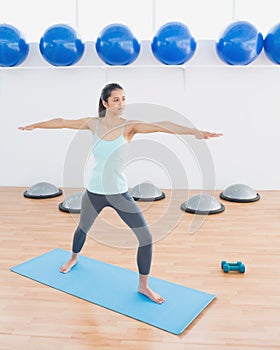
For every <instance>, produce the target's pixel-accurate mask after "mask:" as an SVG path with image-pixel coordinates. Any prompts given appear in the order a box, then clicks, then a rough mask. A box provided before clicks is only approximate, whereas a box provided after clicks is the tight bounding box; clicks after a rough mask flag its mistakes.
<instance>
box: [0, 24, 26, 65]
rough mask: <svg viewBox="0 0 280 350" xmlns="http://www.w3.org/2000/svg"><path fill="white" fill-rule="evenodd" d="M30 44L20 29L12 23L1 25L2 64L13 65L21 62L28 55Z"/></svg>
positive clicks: (0, 50)
mask: <svg viewBox="0 0 280 350" xmlns="http://www.w3.org/2000/svg"><path fill="white" fill-rule="evenodd" d="M28 52H29V44H27V43H26V41H25V39H24V37H23V35H22V34H21V33H20V31H19V30H18V29H17V28H15V27H14V26H12V25H9V24H1V25H0V66H1V67H13V66H17V65H19V64H21V63H22V62H23V61H24V60H25V59H26V57H27V55H28Z"/></svg>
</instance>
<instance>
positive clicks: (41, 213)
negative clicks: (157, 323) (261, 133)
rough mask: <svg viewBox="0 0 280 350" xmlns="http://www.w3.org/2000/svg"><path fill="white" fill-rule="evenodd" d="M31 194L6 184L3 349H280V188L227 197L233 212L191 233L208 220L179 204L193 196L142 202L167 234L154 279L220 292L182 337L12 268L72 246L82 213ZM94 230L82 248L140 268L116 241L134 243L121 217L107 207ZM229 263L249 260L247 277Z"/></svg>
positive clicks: (0, 287) (0, 254)
mask: <svg viewBox="0 0 280 350" xmlns="http://www.w3.org/2000/svg"><path fill="white" fill-rule="evenodd" d="M24 190H26V189H25V188H13V187H10V188H9V187H6V188H3V187H2V188H0V215H1V226H0V232H1V234H0V237H1V241H0V259H1V270H0V349H1V350H12V349H19V350H25V349H26V350H35V349H36V350H44V349H46V350H88V349H100V350H103V349H123V350H138V349H139V350H158V349H161V350H173V349H175V350H201V349H203V350H212V349H213V350H222V349H234V350H239V349H242V350H245V349H246V350H252V349H266V350H268V349H280V326H279V325H280V266H279V265H280V192H277V191H261V192H260V195H261V200H260V201H258V202H254V203H246V204H245V203H244V204H241V203H232V202H225V201H222V200H220V201H221V202H222V203H223V204H224V205H225V208H226V209H225V211H224V212H223V213H220V214H216V215H210V216H208V217H207V218H206V220H205V221H204V222H203V223H202V225H201V226H200V227H199V229H198V230H196V231H195V232H194V233H192V234H190V230H191V227H194V225H195V224H197V222H195V220H201V218H199V219H197V218H196V219H195V217H198V216H195V215H192V214H188V213H185V212H182V211H181V210H180V209H179V206H180V204H181V203H182V202H183V201H185V200H186V199H187V198H186V193H185V192H183V191H173V192H172V193H171V192H170V191H166V199H165V200H162V201H158V202H154V203H143V202H142V203H140V202H139V205H140V206H141V207H142V209H143V210H144V212H145V216H146V219H147V221H148V222H149V224H150V225H151V226H152V227H154V230H153V231H154V233H155V236H156V237H157V240H158V242H157V243H155V244H154V256H153V267H152V275H153V276H155V277H158V278H162V279H165V280H168V281H171V282H174V283H178V284H182V285H184V286H187V287H191V288H196V289H200V290H203V291H205V292H208V293H213V294H216V295H217V298H216V299H215V300H214V302H212V303H211V304H210V305H209V306H208V307H207V308H206V309H205V310H204V311H203V312H202V313H201V314H200V315H199V317H198V318H197V319H196V320H195V321H194V322H193V323H192V324H191V325H190V326H189V327H188V328H187V329H186V330H185V332H184V333H183V334H181V335H180V336H176V335H173V334H170V333H168V332H165V331H162V330H160V329H157V328H155V327H152V326H149V325H147V324H145V323H142V322H139V321H137V320H135V319H132V318H129V317H126V316H123V315H121V314H118V313H115V312H113V311H110V310H107V309H105V308H102V307H99V306H97V305H94V304H91V303H89V302H86V301H83V300H81V299H78V298H75V297H73V296H71V295H67V294H65V293H62V292H59V291H57V290H55V289H52V288H50V287H47V286H44V285H42V284H39V283H37V282H35V281H32V280H30V279H28V278H24V277H22V276H20V275H18V274H15V273H12V272H11V271H10V270H9V269H10V268H11V267H13V266H15V265H17V264H19V263H22V262H24V261H26V260H28V259H31V258H33V257H36V256H38V255H40V254H42V253H45V252H47V251H50V250H52V249H55V248H57V247H59V248H62V249H70V248H71V240H72V235H73V231H74V229H75V226H76V222H77V219H78V215H71V214H67V213H63V212H61V211H59V210H58V204H59V203H60V202H61V201H62V200H63V196H61V197H56V198H52V199H44V200H34V199H27V198H24V197H23V192H24ZM190 194H195V192H193V193H192V192H191V193H190ZM190 194H189V195H190ZM218 195H219V191H217V193H216V197H217V198H219V197H218ZM171 197H172V198H173V200H170V198H171ZM172 218H173V219H172ZM172 220H173V221H172ZM112 225H114V226H115V228H116V232H113V231H114V230H113V228H114V226H112ZM94 227H95V231H96V232H97V233H96V236H95V237H94V239H91V238H88V240H87V242H86V245H85V247H84V249H83V251H82V254H83V255H86V256H89V257H92V258H95V259H100V260H102V261H106V262H108V263H111V264H116V265H119V266H121V267H125V268H128V269H132V270H135V271H136V264H135V249H127V248H116V247H115V246H118V244H119V246H120V247H121V246H125V244H126V242H125V241H122V240H121V239H120V241H114V240H116V238H115V236H116V235H118V234H119V233H120V235H121V234H122V232H123V231H124V229H123V228H124V226H123V224H122V223H121V222H120V220H119V219H118V217H117V216H116V215H115V214H114V213H112V212H111V211H110V210H109V209H108V210H107V209H106V210H104V211H103V212H102V214H101V216H100V217H99V218H98V220H97V221H96V223H95V225H94ZM160 227H161V228H162V232H161V230H160ZM164 230H165V231H168V230H169V231H172V232H165V231H164ZM109 231H110V232H109ZM118 231H119V232H118ZM161 234H162V235H165V237H164V238H163V239H160V238H161ZM103 236H104V242H105V244H102V243H100V242H102V240H103V238H102V237H103ZM131 237H132V235H131ZM127 244H128V245H130V246H133V244H134V243H133V240H132V241H128V243H127ZM114 245H115V246H114ZM221 260H228V261H237V260H242V261H243V263H244V264H245V265H246V269H247V270H246V273H245V274H244V275H243V274H238V273H234V274H225V273H224V272H223V271H222V270H221V268H220V262H221ZM135 288H137V286H135Z"/></svg>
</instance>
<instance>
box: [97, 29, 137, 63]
mask: <svg viewBox="0 0 280 350" xmlns="http://www.w3.org/2000/svg"><path fill="white" fill-rule="evenodd" d="M140 47H141V45H140V43H139V41H138V40H137V39H136V38H135V36H134V35H133V33H132V31H131V30H130V29H129V28H128V27H127V26H126V25H124V24H110V25H108V26H106V27H105V28H104V29H103V30H102V31H101V33H100V34H99V36H98V38H97V41H96V43H95V48H96V52H97V54H98V56H99V57H100V58H101V59H102V61H103V62H105V63H106V64H108V65H111V66H116V65H119V66H124V65H128V64H130V63H132V62H134V61H135V60H136V58H137V57H138V55H139V53H140Z"/></svg>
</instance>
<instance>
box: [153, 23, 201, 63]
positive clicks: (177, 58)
mask: <svg viewBox="0 0 280 350" xmlns="http://www.w3.org/2000/svg"><path fill="white" fill-rule="evenodd" d="M151 48H152V52H153V54H154V56H155V57H156V58H157V59H158V61H160V62H161V63H164V64H168V65H172V64H173V65H180V64H183V63H185V62H187V61H188V60H190V59H191V58H192V56H193V54H194V53H195V50H196V41H195V39H194V38H193V37H192V35H191V33H190V30H189V28H188V27H187V26H186V25H185V24H183V23H180V22H169V23H166V24H164V25H163V26H162V27H160V28H159V29H158V31H157V32H156V34H155V36H154V38H153V41H152V44H151Z"/></svg>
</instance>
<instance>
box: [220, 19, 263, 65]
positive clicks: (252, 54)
mask: <svg viewBox="0 0 280 350" xmlns="http://www.w3.org/2000/svg"><path fill="white" fill-rule="evenodd" d="M262 48H263V36H262V34H261V33H260V32H259V31H258V29H257V28H256V27H255V26H254V25H252V24H251V23H249V22H246V21H237V22H234V23H232V24H230V25H229V26H228V27H227V28H226V29H225V30H224V32H223V33H222V35H221V36H220V38H219V40H218V41H217V43H216V51H217V54H218V56H219V57H220V59H221V60H222V61H224V62H225V63H227V64H230V65H243V66H244V65H247V64H249V63H251V62H253V61H254V60H255V59H256V58H257V57H258V56H259V54H260V53H261V51H262Z"/></svg>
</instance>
